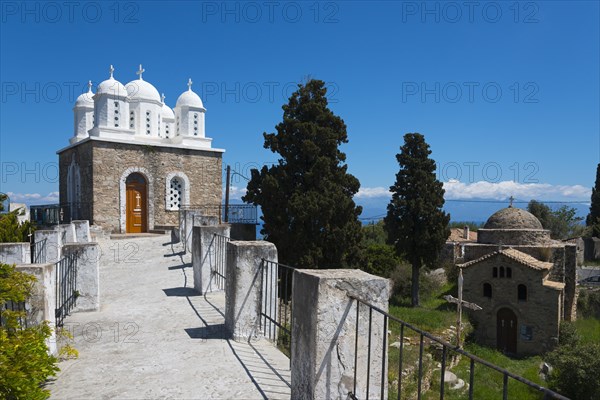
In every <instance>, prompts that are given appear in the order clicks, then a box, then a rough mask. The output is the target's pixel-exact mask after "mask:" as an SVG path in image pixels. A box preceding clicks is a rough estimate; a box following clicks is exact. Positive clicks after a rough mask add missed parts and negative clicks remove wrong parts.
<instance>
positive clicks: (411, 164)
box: [384, 133, 450, 306]
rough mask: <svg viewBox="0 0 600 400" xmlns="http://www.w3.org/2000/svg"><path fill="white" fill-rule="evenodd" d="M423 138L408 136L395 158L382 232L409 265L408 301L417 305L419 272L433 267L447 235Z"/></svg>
mask: <svg viewBox="0 0 600 400" xmlns="http://www.w3.org/2000/svg"><path fill="white" fill-rule="evenodd" d="M430 154H431V150H429V145H428V144H427V143H426V142H425V138H424V137H423V135H421V134H419V133H408V134H406V135H405V136H404V145H403V146H402V147H401V148H400V153H399V154H397V155H396V159H397V160H398V163H399V164H400V171H399V172H398V173H397V174H396V182H395V183H394V185H393V186H391V187H390V191H391V192H392V199H391V201H390V203H389V204H388V211H387V216H386V217H385V219H384V221H385V229H386V231H387V233H388V239H389V241H390V244H393V245H394V246H395V248H396V254H398V255H402V256H403V257H404V258H406V260H407V261H408V262H409V263H410V264H411V266H412V289H411V302H412V305H413V306H418V305H419V270H420V268H421V267H422V266H423V265H425V266H433V265H434V264H435V262H436V261H437V258H438V255H439V253H440V251H441V249H442V247H443V246H444V243H445V242H446V239H447V238H448V236H449V234H450V230H449V229H448V222H449V221H450V215H449V214H446V213H445V212H444V211H443V210H442V207H443V206H444V188H443V186H442V183H441V182H440V181H438V180H437V178H436V166H435V161H433V160H432V159H430V158H429V155H430Z"/></svg>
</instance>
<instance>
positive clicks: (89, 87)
mask: <svg viewBox="0 0 600 400" xmlns="http://www.w3.org/2000/svg"><path fill="white" fill-rule="evenodd" d="M88 93H92V81H88Z"/></svg>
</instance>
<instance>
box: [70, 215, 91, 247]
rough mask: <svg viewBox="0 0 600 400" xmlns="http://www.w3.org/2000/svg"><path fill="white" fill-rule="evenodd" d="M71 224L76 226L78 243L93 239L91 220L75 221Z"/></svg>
mask: <svg viewBox="0 0 600 400" xmlns="http://www.w3.org/2000/svg"><path fill="white" fill-rule="evenodd" d="M71 224H72V225H73V226H74V227H75V241H76V242H77V243H89V242H91V241H92V238H91V237H90V221H88V220H84V221H73V222H71Z"/></svg>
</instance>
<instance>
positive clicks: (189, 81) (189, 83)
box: [187, 78, 194, 92]
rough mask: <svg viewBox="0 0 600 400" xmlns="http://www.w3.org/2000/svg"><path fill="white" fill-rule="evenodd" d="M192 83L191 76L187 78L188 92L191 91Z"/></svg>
mask: <svg viewBox="0 0 600 400" xmlns="http://www.w3.org/2000/svg"><path fill="white" fill-rule="evenodd" d="M192 83H194V82H192V78H188V83H187V85H188V91H190V92H191V91H192Z"/></svg>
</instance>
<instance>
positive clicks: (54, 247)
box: [35, 230, 63, 263]
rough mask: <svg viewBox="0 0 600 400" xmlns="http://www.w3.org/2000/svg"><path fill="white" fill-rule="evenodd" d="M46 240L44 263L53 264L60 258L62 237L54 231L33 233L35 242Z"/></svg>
mask: <svg viewBox="0 0 600 400" xmlns="http://www.w3.org/2000/svg"><path fill="white" fill-rule="evenodd" d="M44 239H45V240H46V262H48V263H55V262H58V261H59V260H60V259H61V258H62V245H63V241H62V235H61V234H60V232H58V231H56V230H52V231H51V230H47V231H46V230H40V231H35V240H36V241H41V240H44Z"/></svg>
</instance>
